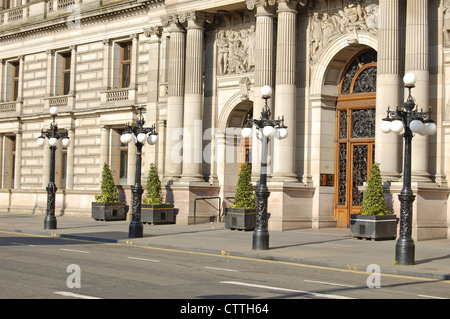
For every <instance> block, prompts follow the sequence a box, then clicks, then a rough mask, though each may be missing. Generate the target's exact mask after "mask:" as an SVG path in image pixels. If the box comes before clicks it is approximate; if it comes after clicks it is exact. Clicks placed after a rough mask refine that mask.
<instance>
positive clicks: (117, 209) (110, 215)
mask: <svg viewBox="0 0 450 319" xmlns="http://www.w3.org/2000/svg"><path fill="white" fill-rule="evenodd" d="M95 200H96V201H95V202H92V218H93V219H95V220H105V221H110V220H125V219H126V216H125V213H126V212H125V203H122V202H120V201H119V192H118V191H117V187H116V185H115V184H114V179H113V176H112V172H111V169H110V168H109V165H108V164H106V163H104V165H103V171H102V182H101V194H99V195H95Z"/></svg>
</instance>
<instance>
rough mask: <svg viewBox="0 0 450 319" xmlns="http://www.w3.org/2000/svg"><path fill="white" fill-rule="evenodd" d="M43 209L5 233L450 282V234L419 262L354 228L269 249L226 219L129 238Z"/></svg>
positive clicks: (155, 228) (7, 221) (273, 238)
mask: <svg viewBox="0 0 450 319" xmlns="http://www.w3.org/2000/svg"><path fill="white" fill-rule="evenodd" d="M44 217H45V216H44V215H42V214H14V213H8V214H5V213H3V214H0V235H1V236H8V234H9V233H11V232H13V233H23V234H32V235H40V236H49V237H60V238H70V239H78V240H89V241H96V242H104V243H117V244H124V245H135V246H145V247H150V248H165V249H173V250H177V251H183V252H197V253H208V254H214V255H222V256H230V257H233V256H234V257H246V258H254V259H261V260H273V261H280V262H289V263H297V264H302V265H312V266H322V267H331V268H335V269H340V270H351V271H362V272H366V271H367V270H368V269H367V267H368V266H369V265H371V264H376V265H378V266H379V267H380V269H381V273H382V274H392V275H402V276H411V277H421V278H428V279H434V280H448V281H450V239H438V240H427V241H416V242H415V264H414V265H409V266H404V265H396V264H395V262H394V260H395V244H396V240H385V241H370V240H358V239H353V237H352V236H351V234H350V230H349V229H345V228H322V229H301V230H291V231H269V236H270V244H269V246H270V247H269V249H268V250H253V249H252V236H253V231H238V230H230V229H225V225H224V223H220V222H215V223H206V224H196V225H177V224H164V225H149V224H144V237H142V238H128V228H129V224H130V222H129V221H95V220H94V219H92V218H90V215H89V216H86V217H83V216H57V217H56V218H57V229H52V230H45V229H44Z"/></svg>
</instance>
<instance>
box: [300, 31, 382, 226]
mask: <svg viewBox="0 0 450 319" xmlns="http://www.w3.org/2000/svg"><path fill="white" fill-rule="evenodd" d="M367 50H375V51H376V50H377V39H376V38H375V37H374V36H373V35H370V34H368V33H362V32H361V33H359V34H358V41H356V42H353V43H350V42H349V41H348V36H342V37H341V38H338V39H336V40H335V41H334V42H333V43H330V45H329V46H328V47H327V48H326V49H324V50H323V52H322V54H321V56H320V57H319V59H318V60H317V63H316V64H314V65H311V66H310V81H309V85H310V86H309V90H308V91H309V97H308V107H307V109H306V114H305V115H306V121H307V125H306V128H305V145H306V149H305V155H306V156H305V164H304V168H305V173H304V179H303V181H304V182H307V183H310V184H312V185H314V186H316V187H317V186H322V185H324V181H330V180H331V181H334V183H336V181H335V178H336V176H335V173H336V172H335V164H336V159H335V140H336V105H337V100H338V95H339V90H340V84H341V79H342V76H343V74H344V72H345V71H346V68H347V66H348V65H349V63H350V62H351V61H352V60H353V59H354V58H355V56H357V55H359V54H360V53H361V52H364V51H367ZM305 177H306V178H305ZM327 185H330V184H329V183H328V184H327ZM333 185H334V184H333ZM314 196H315V197H316V198H317V200H315V202H314V203H315V206H314V207H313V219H315V220H318V221H319V222H321V221H324V222H331V221H335V220H336V219H335V212H334V201H335V190H334V187H332V186H328V187H317V188H316V193H315V195H314Z"/></svg>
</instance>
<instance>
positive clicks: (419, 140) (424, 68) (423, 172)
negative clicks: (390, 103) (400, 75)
mask: <svg viewBox="0 0 450 319" xmlns="http://www.w3.org/2000/svg"><path fill="white" fill-rule="evenodd" d="M406 5H407V7H406V51H405V73H408V72H413V73H414V74H415V75H416V77H417V82H416V87H415V88H413V89H412V96H413V97H414V98H415V99H416V104H417V105H418V107H419V110H420V109H423V110H424V111H426V110H428V108H429V72H428V1H423V0H407V3H406ZM406 94H407V93H406V91H405V99H406V96H407V95H406ZM411 170H412V177H411V179H412V181H413V182H414V181H416V182H429V181H430V174H429V172H428V137H427V136H421V135H419V134H416V135H415V136H414V138H413V145H412V168H411Z"/></svg>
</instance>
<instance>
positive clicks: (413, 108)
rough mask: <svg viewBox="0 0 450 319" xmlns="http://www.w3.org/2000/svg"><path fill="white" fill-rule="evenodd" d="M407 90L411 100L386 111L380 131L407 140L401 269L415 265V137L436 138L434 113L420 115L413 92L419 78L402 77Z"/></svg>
mask: <svg viewBox="0 0 450 319" xmlns="http://www.w3.org/2000/svg"><path fill="white" fill-rule="evenodd" d="M403 82H404V84H405V87H406V88H407V89H408V98H407V100H406V102H405V103H404V104H403V107H402V108H400V109H399V108H397V110H395V111H391V110H389V108H388V110H387V116H386V118H384V119H383V121H382V122H381V131H383V132H384V133H389V132H394V133H397V134H402V135H403V138H404V140H405V148H404V152H405V154H404V158H403V188H402V190H401V192H400V194H399V195H398V199H399V201H400V232H399V238H398V240H397V243H396V246H395V260H396V261H397V263H398V264H399V265H412V264H414V255H415V245H414V240H413V239H412V212H413V207H412V204H413V202H414V199H415V196H414V194H413V192H412V190H411V155H412V148H411V146H412V145H411V144H412V138H413V136H414V133H417V134H420V135H434V134H436V130H437V127H436V124H435V123H434V122H433V120H431V110H429V111H428V112H423V111H418V108H417V105H416V103H415V101H414V98H413V97H412V96H411V89H412V88H414V87H415V83H416V76H415V75H414V74H413V73H407V74H405V76H404V77H403Z"/></svg>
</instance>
